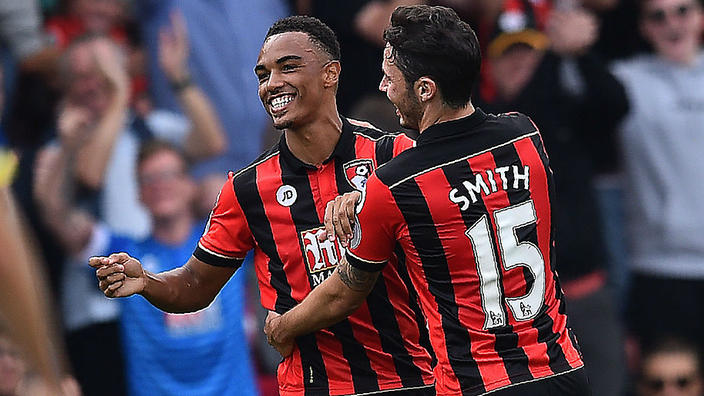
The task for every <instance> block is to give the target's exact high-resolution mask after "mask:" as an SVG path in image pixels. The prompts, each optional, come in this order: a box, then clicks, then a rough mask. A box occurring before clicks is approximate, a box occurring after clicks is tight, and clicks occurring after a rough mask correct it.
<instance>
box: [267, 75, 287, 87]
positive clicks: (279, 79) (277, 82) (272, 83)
mask: <svg viewBox="0 0 704 396" xmlns="http://www.w3.org/2000/svg"><path fill="white" fill-rule="evenodd" d="M266 86H267V89H268V90H269V91H276V90H278V89H279V88H281V87H283V86H284V78H283V74H282V73H279V72H277V71H272V72H271V74H270V75H269V80H268V81H267V83H266Z"/></svg>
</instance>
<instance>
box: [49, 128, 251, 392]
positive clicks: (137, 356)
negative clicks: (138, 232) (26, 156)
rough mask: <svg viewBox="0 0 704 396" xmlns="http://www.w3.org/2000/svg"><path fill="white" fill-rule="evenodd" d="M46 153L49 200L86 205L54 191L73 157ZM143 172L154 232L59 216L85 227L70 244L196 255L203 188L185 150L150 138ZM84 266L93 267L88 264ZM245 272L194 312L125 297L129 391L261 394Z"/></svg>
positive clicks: (155, 266) (99, 250) (147, 254)
mask: <svg viewBox="0 0 704 396" xmlns="http://www.w3.org/2000/svg"><path fill="white" fill-rule="evenodd" d="M55 153H56V152H55ZM43 159H44V162H43V163H42V164H41V166H40V167H39V170H38V171H39V174H38V180H37V181H38V182H40V183H41V184H42V185H44V186H45V188H47V189H48V190H46V191H45V194H42V195H41V197H42V200H43V201H44V203H45V204H46V207H47V208H50V211H52V212H53V213H52V216H53V217H55V218H69V217H71V216H76V215H77V213H76V212H77V211H79V212H80V210H78V209H75V208H68V204H67V203H66V202H62V199H61V198H60V197H61V194H52V193H51V192H52V191H59V190H60V189H61V188H62V184H64V181H63V180H61V178H58V177H57V176H56V175H57V174H62V173H64V172H61V170H62V168H63V167H65V165H66V158H61V157H60V156H56V155H49V156H45V157H43ZM137 172H138V179H139V191H140V198H141V200H142V202H143V203H144V204H145V206H146V207H147V208H148V210H149V213H150V215H151V217H152V219H153V225H154V227H153V230H152V233H151V234H150V235H149V236H148V237H147V238H145V239H142V240H136V239H134V238H129V237H121V236H118V235H117V234H115V233H114V232H113V231H112V230H111V229H110V228H109V227H108V226H107V225H106V224H105V223H101V222H97V221H95V220H93V219H90V218H88V219H87V220H86V223H87V226H86V227H78V228H77V227H74V226H72V225H71V223H70V222H56V223H55V224H56V227H55V229H54V230H55V231H56V233H57V235H66V234H79V233H83V234H85V235H83V236H82V237H79V238H72V239H70V240H66V244H67V246H66V247H67V249H68V250H69V251H70V252H72V253H74V254H76V255H77V256H78V257H80V261H81V262H85V261H87V260H88V257H90V256H92V255H102V254H105V253H110V252H113V251H130V252H134V254H136V255H137V257H139V258H140V259H141V260H142V262H143V263H144V265H145V267H147V268H149V270H152V271H156V272H161V271H167V270H170V269H173V268H175V267H178V266H180V265H181V263H182V261H185V260H187V259H188V258H189V257H190V255H191V252H192V248H193V245H195V244H196V243H197V241H198V239H199V238H200V236H201V234H202V233H203V225H204V222H203V221H198V219H197V218H196V217H195V215H194V213H193V205H192V203H193V199H194V198H195V196H196V192H197V190H196V187H195V183H194V181H193V179H192V178H191V177H190V176H189V175H188V169H187V162H186V158H185V156H184V155H183V154H182V153H181V151H180V150H178V149H177V148H176V147H175V146H173V145H171V144H169V143H166V142H162V141H156V142H147V143H145V144H144V145H143V146H142V148H141V150H140V153H139V160H138V164H137ZM71 212H73V214H72V213H71ZM83 216H84V218H85V215H83ZM80 270H83V271H84V272H86V273H88V274H89V275H92V274H91V271H90V269H89V268H85V266H82V267H81V268H80ZM245 277H246V274H245V273H244V272H240V273H238V274H237V275H236V276H235V277H234V278H233V279H232V280H231V281H230V282H229V283H228V284H227V285H226V286H225V287H224V288H223V290H222V291H221V292H220V294H219V295H218V297H217V298H216V299H215V301H214V302H213V303H212V304H211V305H209V306H208V308H206V309H204V310H201V311H198V312H196V313H192V314H185V315H183V314H182V315H179V314H168V313H164V312H162V311H160V310H158V309H157V308H154V307H153V306H152V305H151V304H149V302H147V301H146V300H144V299H143V298H141V297H134V298H130V299H124V300H120V303H121V308H122V310H121V312H122V313H121V319H120V321H121V325H120V329H121V335H122V340H123V344H124V350H125V361H126V364H127V365H126V367H127V370H126V374H127V381H128V392H127V394H129V395H133V396H139V395H145V396H146V395H149V396H155V395H191V394H193V395H196V394H197V395H203V396H206V395H213V396H216V395H218V396H219V395H228V394H232V395H234V394H237V395H255V394H257V391H256V387H255V385H254V384H255V382H254V376H253V370H252V367H251V362H250V358H249V352H248V348H247V340H246V337H245V336H244V328H243V321H244V316H243V315H244V300H245V297H244V280H245ZM103 298H104V297H103ZM104 342H105V341H103V345H104ZM115 347H116V348H119V347H120V346H119V345H115ZM98 369H100V370H104V369H105V367H100V368H98ZM111 369H115V367H111ZM105 385H106V384H103V386H105Z"/></svg>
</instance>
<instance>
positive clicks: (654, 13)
mask: <svg viewBox="0 0 704 396" xmlns="http://www.w3.org/2000/svg"><path fill="white" fill-rule="evenodd" d="M694 7H695V5H694V4H693V3H686V4H681V5H679V6H677V7H673V8H671V9H670V11H669V12H668V11H667V10H666V9H664V8H658V9H655V10H651V11H648V12H646V13H645V19H647V20H648V21H650V22H652V23H656V24H662V23H664V22H665V20H667V17H668V14H669V16H671V17H675V18H678V19H682V18H684V17H686V16H688V15H689V14H690V13H691V12H692V11H693V10H694Z"/></svg>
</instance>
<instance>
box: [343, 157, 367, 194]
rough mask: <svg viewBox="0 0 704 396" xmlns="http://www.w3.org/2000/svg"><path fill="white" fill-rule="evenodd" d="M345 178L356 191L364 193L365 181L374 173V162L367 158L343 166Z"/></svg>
mask: <svg viewBox="0 0 704 396" xmlns="http://www.w3.org/2000/svg"><path fill="white" fill-rule="evenodd" d="M344 168H345V177H346V178H347V182H348V183H350V185H351V186H352V187H354V189H355V190H357V191H364V188H365V187H366V186H367V179H369V176H371V174H372V172H373V171H374V162H372V160H371V159H369V158H362V159H356V160H354V161H350V162H348V163H346V164H345V165H344Z"/></svg>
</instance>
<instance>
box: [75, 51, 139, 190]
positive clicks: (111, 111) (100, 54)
mask: <svg viewBox="0 0 704 396" xmlns="http://www.w3.org/2000/svg"><path fill="white" fill-rule="evenodd" d="M92 44H93V47H92V48H93V51H94V55H95V62H96V64H97V65H98V67H99V69H100V71H101V72H102V74H103V76H104V77H105V79H106V81H107V83H108V85H109V86H110V90H111V98H110V105H109V107H108V109H107V110H106V111H105V112H104V114H103V115H102V116H101V117H100V119H99V120H98V122H97V124H96V126H95V130H94V131H93V132H92V133H91V134H90V138H89V140H88V141H87V143H86V144H85V145H84V146H83V147H82V148H81V149H80V151H79V152H78V156H77V164H76V173H77V176H78V179H79V180H80V181H81V182H82V183H83V184H84V185H85V186H87V187H89V188H93V189H98V188H99V187H100V186H102V184H103V180H104V177H105V170H106V169H107V166H108V161H110V158H111V156H112V153H113V148H114V146H115V142H116V141H117V138H118V136H119V135H120V133H121V132H122V131H123V129H124V128H125V120H126V117H127V111H128V107H127V106H128V101H129V80H128V77H127V71H126V65H125V60H124V59H123V58H124V57H123V56H121V55H122V54H120V52H119V48H118V47H117V46H116V45H115V44H114V43H112V42H110V40H109V39H107V38H100V39H96V40H95V41H94V42H93V43H92Z"/></svg>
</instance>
